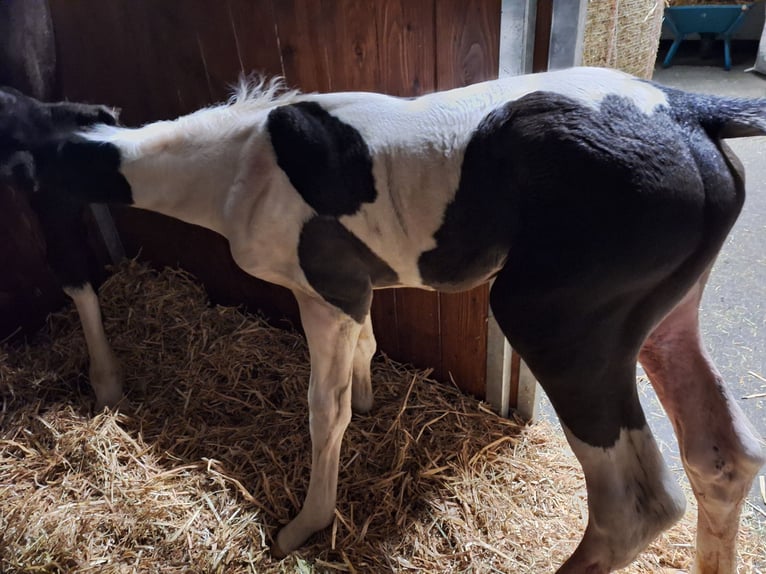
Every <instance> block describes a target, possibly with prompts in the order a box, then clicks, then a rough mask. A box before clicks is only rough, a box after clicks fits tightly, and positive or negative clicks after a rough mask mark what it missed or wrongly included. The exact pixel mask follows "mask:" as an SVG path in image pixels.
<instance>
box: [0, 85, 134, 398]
mask: <svg viewBox="0 0 766 574" xmlns="http://www.w3.org/2000/svg"><path fill="white" fill-rule="evenodd" d="M115 122H116V117H115V114H114V112H113V111H112V110H110V109H108V108H106V107H104V106H90V105H85V104H79V103H70V102H57V103H52V104H48V103H42V102H39V101H37V100H35V99H33V98H30V97H27V96H25V95H24V94H22V93H21V92H19V91H17V90H15V89H13V88H3V87H0V181H2V182H4V183H7V184H8V185H11V186H13V188H14V189H18V190H20V191H22V192H23V193H25V195H27V197H28V198H29V202H30V206H31V207H32V209H33V210H34V212H35V213H36V214H37V217H38V220H39V222H40V227H41V229H42V231H43V235H44V237H45V243H46V257H47V260H48V263H49V264H50V267H51V269H52V270H53V272H54V273H55V274H56V276H57V277H58V279H59V281H61V284H62V286H63V289H64V292H65V293H66V294H67V295H69V296H70V297H71V298H72V300H73V301H74V303H75V306H76V307H77V312H78V313H79V316H80V321H81V322H82V326H83V331H84V333H85V341H86V344H87V347H88V355H89V358H90V383H91V386H92V387H93V390H94V392H95V394H96V409H97V410H101V409H102V408H103V407H104V406H115V405H116V404H117V402H118V401H119V400H120V399H121V398H122V371H121V369H120V365H119V363H118V362H117V360H116V358H115V356H114V353H113V352H112V348H111V346H110V345H109V342H108V341H107V339H106V334H105V333H104V327H103V324H102V322H101V308H100V306H99V302H98V297H97V295H96V293H95V291H94V290H93V287H92V285H91V279H90V263H89V260H90V259H91V258H92V257H93V255H91V253H90V250H89V247H88V242H87V239H86V229H85V224H84V222H83V208H84V204H83V202H82V201H79V200H75V199H74V198H72V197H71V196H69V195H67V194H62V193H59V192H58V190H56V189H52V188H50V187H46V186H45V185H42V186H41V185H38V177H37V176H38V174H37V169H36V165H35V160H34V157H33V155H32V151H31V150H32V149H34V148H37V147H39V146H40V145H41V142H47V141H50V139H51V138H55V137H56V136H57V135H58V134H64V133H71V132H72V130H75V129H78V128H83V127H85V126H89V125H92V124H96V123H99V124H104V123H106V124H109V125H112V124H114V123H115Z"/></svg>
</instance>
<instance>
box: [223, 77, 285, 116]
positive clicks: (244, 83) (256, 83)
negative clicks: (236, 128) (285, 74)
mask: <svg viewBox="0 0 766 574" xmlns="http://www.w3.org/2000/svg"><path fill="white" fill-rule="evenodd" d="M232 88H233V93H232V95H231V97H230V98H229V101H228V103H227V104H226V105H228V106H229V107H231V108H232V109H246V110H248V111H249V110H257V109H265V108H271V107H274V106H280V105H283V104H289V103H291V102H293V101H295V99H296V98H297V97H298V96H299V95H300V91H299V90H290V89H288V88H287V86H286V84H285V81H284V78H282V77H280V76H275V77H272V78H267V77H266V76H261V75H257V74H255V75H253V74H251V75H249V76H246V75H240V77H239V81H238V82H237V84H236V85H234V86H232Z"/></svg>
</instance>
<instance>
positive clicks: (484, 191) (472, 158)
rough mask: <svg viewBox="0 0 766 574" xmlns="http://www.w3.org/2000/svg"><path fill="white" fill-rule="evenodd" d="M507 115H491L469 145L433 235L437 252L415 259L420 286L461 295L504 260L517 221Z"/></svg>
mask: <svg viewBox="0 0 766 574" xmlns="http://www.w3.org/2000/svg"><path fill="white" fill-rule="evenodd" d="M509 114H510V110H509V108H507V107H505V108H500V109H497V110H495V111H493V112H491V113H490V114H489V115H488V116H487V117H486V118H484V120H482V122H481V123H480V124H479V126H478V127H477V128H476V132H475V133H474V135H473V137H472V138H471V140H470V141H469V142H468V146H467V147H466V150H465V156H464V158H463V165H462V168H461V173H460V183H459V186H458V190H457V192H456V194H455V197H454V199H453V200H452V202H451V203H450V204H449V205H448V206H447V210H446V212H445V214H444V220H443V222H442V225H441V227H440V228H439V229H438V231H437V232H436V233H435V234H434V239H435V240H436V247H435V248H433V249H431V250H430V251H426V252H424V253H422V254H421V256H420V259H419V260H418V267H419V269H420V275H421V277H422V279H423V282H424V283H425V284H426V285H429V286H430V287H433V288H436V289H439V290H442V291H461V290H463V289H464V288H465V287H468V286H470V285H472V284H475V283H476V282H477V281H479V280H481V279H483V278H486V277H487V276H488V275H489V274H490V272H491V271H492V270H496V269H499V267H500V266H501V265H502V263H503V261H504V260H505V257H506V255H507V253H508V248H509V246H510V232H511V228H512V227H513V226H514V218H515V217H516V216H517V213H516V211H515V210H514V208H513V202H514V196H513V194H512V193H511V192H510V189H509V185H510V172H509V170H510V167H511V162H510V161H509V160H510V157H509V155H508V146H507V145H506V144H505V141H504V140H505V139H506V138H507V130H505V129H504V126H505V124H506V122H507V121H508V118H509Z"/></svg>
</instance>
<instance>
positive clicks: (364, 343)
mask: <svg viewBox="0 0 766 574" xmlns="http://www.w3.org/2000/svg"><path fill="white" fill-rule="evenodd" d="M375 348H376V343H375V335H374V334H373V332H372V320H371V319H370V315H367V318H366V319H365V321H364V325H362V332H361V333H359V341H358V342H357V344H356V350H355V351H354V375H353V379H352V381H351V408H352V409H353V410H354V412H355V413H367V412H369V411H370V409H371V408H372V403H373V393H372V373H371V372H370V363H371V361H372V356H373V355H374V354H375Z"/></svg>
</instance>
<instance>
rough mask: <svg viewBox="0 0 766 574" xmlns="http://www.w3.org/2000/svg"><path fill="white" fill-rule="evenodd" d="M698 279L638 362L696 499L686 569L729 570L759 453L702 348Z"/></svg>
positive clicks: (759, 461)
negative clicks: (692, 552) (691, 555)
mask: <svg viewBox="0 0 766 574" xmlns="http://www.w3.org/2000/svg"><path fill="white" fill-rule="evenodd" d="M706 279H707V276H705V277H703V278H702V279H700V280H699V282H698V283H697V284H696V285H695V286H694V287H693V288H692V289H691V291H690V292H689V293H688V294H687V295H686V297H685V298H684V299H683V301H682V302H681V303H679V305H678V306H677V307H676V308H675V309H673V311H671V312H670V314H669V315H668V316H667V317H666V318H665V319H664V320H663V321H662V323H660V325H659V326H657V328H656V329H655V330H654V331H653V332H652V333H651V335H650V336H649V338H648V339H647V340H646V342H645V343H644V346H643V348H642V349H641V354H640V360H641V363H642V364H643V366H644V369H645V370H646V372H647V374H648V375H649V379H650V380H651V382H652V385H653V386H654V388H655V390H656V392H657V395H658V397H659V398H660V401H661V402H662V405H663V407H664V408H665V410H666V412H667V413H668V416H669V417H670V420H671V421H672V423H673V426H674V428H675V431H676V436H677V437H678V443H679V447H680V451H681V459H682V460H683V464H684V468H685V469H686V474H687V475H688V477H689V481H690V482H691V484H692V488H693V489H694V494H695V496H696V498H697V502H698V503H699V516H698V519H697V555H696V558H695V562H694V570H693V571H694V572H695V573H699V574H702V573H706V574H707V573H718V574H729V573H733V572H735V570H736V556H735V543H736V535H737V530H738V528H739V514H740V510H741V507H742V502H743V500H744V498H745V496H746V495H747V491H748V489H749V488H750V484H751V483H752V480H753V478H754V477H755V475H756V473H757V472H758V469H759V468H760V467H761V465H762V464H763V463H764V461H765V460H766V455H765V454H764V450H763V447H762V446H761V444H759V437H758V435H757V433H756V432H755V430H754V429H753V428H752V427H751V426H750V423H749V421H748V420H747V418H746V417H745V414H744V413H743V412H742V410H741V409H740V407H739V405H738V404H737V402H736V400H735V399H734V397H733V395H732V393H731V391H730V390H729V388H728V387H727V386H726V384H725V383H724V381H723V380H722V379H721V375H720V374H719V373H718V371H717V370H716V368H715V366H714V365H713V363H712V361H711V360H710V358H709V357H708V355H707V353H706V352H705V349H704V347H703V344H702V340H701V337H700V332H699V321H698V308H699V302H700V299H701V297H702V291H703V288H704V284H705V280H706Z"/></svg>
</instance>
